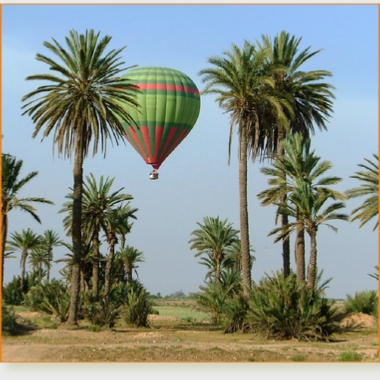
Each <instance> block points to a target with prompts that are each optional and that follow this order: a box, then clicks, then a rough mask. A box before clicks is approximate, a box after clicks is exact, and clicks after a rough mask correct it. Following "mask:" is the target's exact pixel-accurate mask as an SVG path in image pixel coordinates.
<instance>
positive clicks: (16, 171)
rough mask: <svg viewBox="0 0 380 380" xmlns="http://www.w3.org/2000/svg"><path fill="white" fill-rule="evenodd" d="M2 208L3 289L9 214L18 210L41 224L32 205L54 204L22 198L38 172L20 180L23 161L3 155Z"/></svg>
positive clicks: (36, 199)
mask: <svg viewBox="0 0 380 380" xmlns="http://www.w3.org/2000/svg"><path fill="white" fill-rule="evenodd" d="M1 156H2V196H1V201H2V206H1V212H2V214H1V216H2V245H1V257H2V265H1V271H2V276H1V288H2V287H3V282H4V258H5V244H6V241H7V237H8V223H9V221H8V214H9V212H10V211H11V210H13V209H18V210H21V211H25V212H27V213H28V214H29V215H31V216H32V218H33V219H34V220H36V221H37V222H38V223H41V219H40V217H39V216H38V215H37V214H36V211H37V210H36V209H35V207H33V206H32V205H31V203H33V202H36V203H42V204H54V203H53V202H52V201H49V200H47V199H45V198H40V197H27V198H20V197H19V196H18V195H19V192H20V191H21V190H22V189H23V188H24V186H25V185H26V184H27V183H29V181H31V180H32V179H33V178H35V177H36V176H37V174H38V172H37V171H34V172H31V173H29V174H27V175H26V176H25V177H24V178H20V173H21V169H22V165H23V161H22V160H17V159H16V157H14V156H11V155H10V154H5V153H3V154H2V155H1Z"/></svg>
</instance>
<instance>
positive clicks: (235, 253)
mask: <svg viewBox="0 0 380 380" xmlns="http://www.w3.org/2000/svg"><path fill="white" fill-rule="evenodd" d="M110 40H111V37H109V36H105V37H103V38H101V37H100V34H99V33H98V34H95V33H94V31H92V30H90V31H86V32H85V34H83V35H79V34H78V33H77V32H76V31H74V30H72V31H70V33H69V36H68V37H66V39H65V42H66V45H67V47H66V48H65V47H63V46H61V44H60V43H58V42H57V41H56V40H55V39H53V42H52V43H50V42H45V43H44V46H45V47H46V48H47V49H48V50H49V52H50V53H52V54H53V55H54V56H55V58H56V59H59V63H57V61H55V60H53V59H52V58H49V57H48V56H45V55H42V54H37V56H36V59H37V60H39V61H41V62H43V63H45V64H47V65H48V67H49V69H50V70H51V71H52V72H53V73H56V74H57V75H53V74H38V75H33V76H30V77H27V78H26V79H27V80H32V81H43V82H45V83H47V84H46V85H42V86H39V87H37V88H36V90H34V91H32V92H31V93H28V94H26V95H25V96H24V97H23V99H22V101H23V102H24V104H23V106H22V108H23V114H24V115H28V116H30V117H31V120H32V121H33V123H34V126H35V130H34V132H33V134H32V137H36V136H37V135H39V134H42V137H43V138H45V137H48V136H50V135H51V134H53V145H54V146H55V147H57V150H58V153H59V154H60V155H61V156H63V157H64V158H71V157H74V161H73V162H74V165H73V186H72V188H70V192H69V193H68V195H67V197H66V198H67V201H66V202H64V203H63V206H62V209H61V211H60V212H61V213H64V214H65V216H64V219H63V224H64V228H65V231H66V233H67V236H69V237H70V238H71V243H67V242H64V241H62V240H61V239H60V237H59V236H58V235H56V233H54V231H51V230H50V231H49V230H47V231H46V232H45V235H44V236H36V235H35V234H34V233H33V231H32V230H30V229H28V230H27V231H22V232H21V233H13V234H11V235H10V236H9V237H8V236H7V233H8V232H7V226H8V222H7V220H8V214H9V212H10V211H11V210H12V209H13V208H19V209H20V210H23V211H26V212H28V213H29V214H30V215H31V216H32V217H33V218H34V219H35V220H37V221H38V222H41V221H40V219H39V218H38V216H37V213H36V209H35V207H34V206H33V204H34V203H36V202H37V203H38V202H39V203H51V202H50V201H49V200H47V199H45V198H25V199H19V198H18V192H19V190H20V189H21V188H22V187H23V186H24V185H26V184H27V183H28V182H29V181H30V180H31V179H32V178H34V177H35V176H36V175H37V172H33V173H30V174H29V175H28V176H27V177H25V178H24V179H20V178H19V176H20V169H21V167H22V160H17V159H16V158H15V157H12V156H10V155H8V154H3V155H2V158H3V162H2V168H3V169H2V170H3V172H2V173H3V176H2V181H3V191H2V205H3V208H2V210H3V214H2V215H3V219H2V220H3V224H2V226H3V235H2V238H3V245H2V260H3V263H4V258H6V257H12V255H13V254H14V253H15V252H16V251H19V252H21V256H22V260H21V263H22V273H21V277H20V281H21V287H22V288H23V289H24V292H25V282H26V281H27V278H26V273H25V263H26V259H27V257H28V254H30V255H29V256H30V257H29V263H30V265H31V267H32V268H33V273H34V275H35V278H34V279H33V281H35V283H39V284H40V285H39V286H40V288H39V287H38V286H32V287H31V288H30V290H29V291H28V292H27V294H26V295H25V299H27V300H28V302H30V303H33V302H34V303H35V304H41V305H45V308H48V309H49V308H50V310H54V311H55V312H57V309H59V308H62V305H55V304H54V302H52V301H51V302H49V300H46V299H42V300H41V299H40V298H41V297H42V296H41V297H40V298H39V297H38V295H41V294H49V292H51V288H52V287H53V286H54V287H58V288H59V289H60V291H64V290H62V287H63V288H64V289H66V293H65V294H66V298H65V299H66V304H65V306H66V311H67V312H66V316H65V317H63V318H62V321H63V322H65V325H66V326H68V327H70V326H76V325H78V320H79V319H81V318H83V317H84V316H85V317H87V318H90V319H91V320H92V321H94V323H103V325H104V324H106V325H111V324H112V323H113V322H114V319H115V318H116V316H117V315H118V310H121V309H120V308H121V306H124V307H125V308H126V310H129V314H131V310H130V307H129V309H128V300H131V299H132V298H134V300H135V301H136V300H137V301H139V302H140V303H141V305H143V307H141V308H140V310H141V311H140V316H139V318H140V319H141V321H140V324H141V325H146V324H147V319H146V318H147V315H148V313H149V312H152V308H151V304H150V303H149V301H148V297H147V296H148V294H147V292H146V290H145V288H144V286H143V285H142V284H141V283H139V281H135V280H133V279H132V270H133V269H134V268H136V263H137V262H141V261H143V253H142V252H140V251H138V249H136V248H134V247H130V246H128V245H126V236H127V234H128V233H130V232H131V229H132V226H133V222H132V220H135V219H136V212H137V211H138V210H137V208H133V207H132V205H131V200H133V197H132V195H130V194H127V193H124V192H123V189H119V190H117V191H115V190H111V188H112V184H113V180H114V179H110V178H108V177H107V178H104V177H103V176H101V177H100V178H99V183H98V182H97V179H96V176H95V175H94V174H91V175H90V176H86V177H85V178H83V177H84V176H83V166H84V159H85V158H87V156H88V155H89V153H90V148H91V144H92V154H93V155H95V154H96V153H97V151H98V149H99V147H100V149H101V151H102V152H103V153H104V156H106V146H107V141H108V140H109V141H112V142H116V143H118V142H119V141H122V140H123V139H124V133H123V126H122V123H123V121H126V122H129V121H133V120H131V117H130V116H129V114H128V113H127V112H126V111H125V108H124V105H126V104H129V105H132V106H133V107H136V108H138V107H139V104H138V103H137V102H136V100H135V99H136V98H135V95H136V94H137V92H138V91H139V89H138V88H137V87H136V86H133V85H132V84H131V83H130V82H129V80H128V75H127V70H128V68H125V67H123V64H124V62H121V52H122V51H123V49H124V48H121V49H118V50H111V51H109V52H106V48H107V45H108V43H109V42H110ZM300 43H301V38H296V37H295V36H291V35H289V34H288V33H287V32H285V31H283V32H281V33H279V34H278V35H276V36H275V38H273V40H272V39H271V38H270V37H269V36H262V39H261V40H260V41H255V42H254V43H251V42H249V41H244V44H243V46H242V47H239V46H237V45H235V44H233V45H232V46H231V48H230V50H226V51H225V52H223V53H222V55H221V56H212V57H210V58H209V59H208V63H209V64H210V67H208V68H205V69H203V70H201V71H200V72H199V75H200V76H201V78H202V81H203V83H205V88H204V89H203V92H202V95H203V96H205V95H207V94H214V95H216V98H215V101H216V103H217V104H218V105H219V107H220V108H221V109H222V111H223V112H226V113H227V114H228V115H229V117H230V132H229V133H230V135H229V160H230V153H231V147H232V139H233V137H234V135H235V134H236V135H237V139H238V159H239V199H240V226H239V229H235V228H234V227H233V225H232V224H231V223H229V222H228V220H221V219H220V218H219V216H218V217H216V218H215V217H209V216H207V217H205V218H204V219H203V223H201V222H199V223H198V227H199V228H197V229H195V230H194V231H193V232H192V233H191V237H190V240H189V244H190V249H192V250H196V254H195V256H201V264H203V265H206V266H207V267H208V268H209V271H208V273H207V276H206V279H205V285H204V286H201V287H200V292H199V293H198V294H197V305H198V307H199V308H201V309H203V310H206V311H208V312H210V313H211V314H212V317H213V320H214V321H215V322H219V321H221V320H224V321H225V322H226V325H227V328H226V331H231V332H232V331H236V330H238V329H244V330H246V329H262V328H263V326H264V327H265V328H266V327H267V328H270V326H273V325H274V324H273V320H270V318H275V317H274V315H275V314H276V313H275V311H271V309H270V305H271V304H272V303H273V302H272V301H273V299H272V298H273V297H279V294H280V293H281V292H285V293H286V297H288V298H289V297H290V298H289V299H290V301H291V302H290V303H288V304H290V309H289V313H290V312H292V311H293V315H294V310H298V311H299V313H301V311H300V310H304V308H305V305H302V304H301V303H302V302H307V305H308V307H309V309H310V308H314V309H315V310H316V312H315V313H314V314H315V315H316V316H317V317H316V318H317V319H316V322H315V326H314V327H313V329H312V331H314V334H315V335H316V336H315V337H317V338H321V337H326V336H328V335H329V333H330V332H331V326H332V321H330V320H327V321H325V322H324V323H325V325H324V326H317V325H318V323H320V322H317V320H318V317H320V316H321V315H320V314H321V313H322V314H323V313H325V314H326V315H327V314H329V316H330V317H331V318H330V319H332V317H333V314H334V312H333V308H332V306H333V305H332V304H330V303H329V301H327V300H326V299H325V298H324V295H323V294H324V293H323V290H324V286H325V284H322V285H321V284H319V280H320V272H318V266H317V252H318V251H317V233H318V229H319V227H321V226H323V225H326V226H327V227H330V228H331V229H332V230H333V231H337V227H336V226H335V225H334V222H338V221H349V220H350V215H348V214H346V213H344V212H343V209H344V208H345V206H346V205H345V201H346V199H350V198H353V197H366V196H368V198H367V199H365V201H364V202H363V204H362V205H361V206H359V207H357V208H356V209H354V210H353V211H352V213H351V216H352V219H351V220H352V221H354V220H359V221H360V222H361V224H360V227H361V226H362V225H364V224H365V223H367V222H368V221H370V220H372V219H373V218H375V217H376V216H377V189H378V184H377V174H378V169H377V168H378V163H377V161H378V157H377V155H374V158H375V160H376V161H371V160H369V159H368V158H366V159H365V160H366V162H367V164H368V165H364V164H362V165H360V166H361V167H363V168H364V169H365V171H359V172H357V173H355V174H354V175H353V178H356V179H357V180H358V181H359V187H358V188H355V189H350V190H348V191H347V192H346V193H341V192H339V191H337V190H335V189H334V187H333V186H334V185H336V184H337V183H339V182H340V181H342V179H341V178H339V177H336V176H332V175H330V174H329V173H328V172H329V171H330V169H332V163H331V162H329V161H325V160H322V159H321V157H319V156H318V155H317V154H316V152H315V151H314V150H312V148H311V137H312V136H313V135H314V133H315V131H316V129H319V130H327V123H328V121H329V118H330V117H331V116H332V113H333V99H334V95H333V90H334V88H333V86H332V85H330V84H329V83H327V82H326V80H327V79H328V78H329V77H331V76H332V74H331V73H330V72H328V71H326V70H315V71H302V65H303V64H304V63H305V62H306V61H308V60H310V59H311V58H312V57H313V56H315V55H316V54H318V53H319V50H317V51H311V50H310V48H307V49H305V50H303V51H299V45H300ZM125 72H126V74H125ZM123 74H125V75H123ZM263 160H267V161H268V162H269V164H270V166H268V167H265V168H263V169H262V170H261V171H262V173H263V175H266V176H268V185H269V187H268V189H266V190H264V191H262V192H261V193H260V194H258V199H259V200H260V201H261V205H262V206H268V205H274V206H275V209H276V213H275V215H274V216H273V217H274V219H275V220H276V223H277V221H278V220H279V221H280V225H279V226H278V227H276V228H275V229H274V230H273V231H270V232H269V234H270V235H274V236H275V241H276V242H280V243H281V245H282V257H283V259H282V260H283V263H282V270H281V271H278V272H277V274H274V275H273V277H270V276H268V275H267V276H266V277H264V279H263V280H262V281H261V282H260V283H259V284H255V283H253V282H252V278H251V272H252V268H253V264H254V261H255V258H254V255H253V253H254V246H252V244H251V239H250V235H249V215H248V193H249V192H248V188H247V178H248V166H249V165H248V163H249V162H250V161H252V162H255V161H263ZM376 228H377V224H376V226H375V229H376ZM293 233H294V235H295V239H294V243H293V247H292V244H291V243H292V242H291V237H292V236H293ZM306 234H307V235H308V236H309V238H310V239H309V240H310V247H309V249H307V247H306V240H305V235H306ZM254 238H255V239H256V238H257V237H256V236H255V237H254ZM102 239H104V242H105V243H106V246H107V254H102V253H101V249H100V248H101V246H102ZM57 245H64V246H65V247H66V248H67V250H68V253H67V255H66V258H65V259H62V260H61V261H64V262H65V263H66V266H65V268H64V269H63V270H62V273H61V274H62V277H63V279H65V280H66V282H65V285H64V286H63V285H62V282H61V281H57V280H54V281H49V275H48V273H49V270H50V267H51V263H52V260H53V255H52V249H53V247H54V246H57ZM292 249H294V254H295V258H296V272H295V273H293V272H292V270H291V265H290V261H291V260H290V257H291V251H292ZM306 252H309V262H308V265H307V268H306V262H305V261H306V257H307V255H306ZM43 267H44V268H45V269H44V268H43ZM3 268H4V265H3ZM306 269H307V270H306ZM43 278H44V279H45V281H44V282H42V279H43ZM33 281H32V282H33ZM42 288H43V291H42V290H41V289H42ZM6 294H7V291H6V287H5V288H3V298H4V296H5V295H6ZM301 294H303V295H304V296H301ZM46 297H47V296H46ZM46 297H45V298H46ZM42 298H44V297H42ZM132 303H133V302H130V304H132ZM53 304H54V305H53ZM277 307H278V308H281V307H282V315H283V319H284V320H286V319H289V315H288V314H287V312H286V310H285V309H286V308H285V307H284V306H283V305H282V304H281V303H280V304H278V305H277ZM326 310H327V311H326ZM61 314H62V313H61ZM127 314H128V312H127ZM296 315H297V313H296ZM100 316H102V318H103V319H102V318H101V317H100ZM276 318H277V319H278V317H276ZM325 319H326V318H325ZM330 322H331V323H330ZM310 323H312V322H310ZM305 329H306V327H305V326H301V327H300V330H299V331H298V332H296V333H295V332H292V333H289V331H287V332H284V330H286V329H285V327H284V326H282V329H280V330H281V331H280V332H278V331H272V332H271V333H272V335H275V336H282V337H287V336H291V335H292V336H296V337H300V336H302V334H303V333H304V332H303V330H305ZM309 330H310V329H309ZM316 331H322V332H321V333H320V334H319V335H318V334H317V333H316ZM289 334H290V335H289ZM317 335H318V336H317Z"/></svg>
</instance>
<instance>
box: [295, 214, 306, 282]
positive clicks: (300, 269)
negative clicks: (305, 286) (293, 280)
mask: <svg viewBox="0 0 380 380" xmlns="http://www.w3.org/2000/svg"><path fill="white" fill-rule="evenodd" d="M295 256H296V265H297V282H298V283H301V282H303V281H305V229H304V225H303V220H297V228H296V252H295Z"/></svg>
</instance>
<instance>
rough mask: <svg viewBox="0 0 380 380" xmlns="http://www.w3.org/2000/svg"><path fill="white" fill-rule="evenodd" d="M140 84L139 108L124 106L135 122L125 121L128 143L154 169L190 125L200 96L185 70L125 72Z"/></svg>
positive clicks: (134, 81) (176, 144) (190, 127)
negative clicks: (134, 123) (133, 123)
mask: <svg viewBox="0 0 380 380" xmlns="http://www.w3.org/2000/svg"><path fill="white" fill-rule="evenodd" d="M125 77H127V78H128V79H129V80H130V81H131V82H132V83H133V84H135V85H137V86H139V87H140V90H141V93H140V94H138V95H137V101H138V103H139V104H140V108H139V109H138V110H136V109H134V108H132V107H127V110H128V112H129V114H130V115H131V117H132V118H133V120H134V121H135V122H136V125H132V124H127V123H124V124H123V126H124V129H125V134H126V137H127V140H128V141H129V143H130V144H131V145H132V146H133V147H134V148H135V149H136V151H137V152H138V153H139V154H140V155H141V157H142V158H143V159H144V161H145V162H146V163H147V164H150V165H152V166H153V168H154V169H155V170H157V169H158V168H159V167H160V165H161V164H162V163H163V162H164V160H165V159H166V158H167V157H168V156H169V154H170V153H172V152H173V150H174V149H175V148H176V147H177V146H178V145H179V144H180V143H181V142H182V141H183V139H184V138H185V137H186V136H187V135H188V134H189V132H190V131H191V129H192V128H193V126H194V124H195V122H196V121H197V119H198V116H199V112H200V95H199V91H198V89H197V87H196V85H195V84H194V82H193V81H192V80H191V79H190V78H189V77H188V76H187V75H185V74H184V73H182V72H181V71H178V70H174V69H170V68H166V67H143V68H137V69H133V70H130V71H129V72H128V74H126V75H125Z"/></svg>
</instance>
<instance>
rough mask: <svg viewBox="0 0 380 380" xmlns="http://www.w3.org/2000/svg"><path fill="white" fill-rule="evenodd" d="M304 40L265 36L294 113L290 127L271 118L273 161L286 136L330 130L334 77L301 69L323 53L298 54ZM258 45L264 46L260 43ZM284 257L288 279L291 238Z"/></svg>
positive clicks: (264, 42) (281, 152)
mask: <svg viewBox="0 0 380 380" xmlns="http://www.w3.org/2000/svg"><path fill="white" fill-rule="evenodd" d="M301 41H302V38H296V37H295V36H291V35H290V34H289V33H287V32H286V31H282V32H281V33H280V34H278V35H276V37H275V38H274V39H273V42H272V41H271V39H270V38H269V37H268V36H262V45H263V47H265V48H266V49H267V51H268V52H269V53H268V59H269V61H270V63H271V64H273V65H276V66H277V70H276V72H275V74H274V80H275V85H276V88H277V90H278V91H281V92H282V93H285V94H286V95H287V97H288V99H290V102H291V105H292V109H293V113H292V114H289V115H288V119H289V122H288V124H283V123H282V124H277V122H276V118H275V117H272V120H273V137H272V139H271V142H272V143H273V146H271V147H269V148H268V150H269V151H271V152H272V157H273V158H276V157H280V156H283V155H284V149H283V147H282V141H283V140H284V138H285V137H286V134H287V133H300V134H302V136H303V137H304V138H309V137H310V136H311V135H312V134H314V133H315V126H317V127H318V129H320V130H326V129H327V125H326V123H327V121H328V118H329V117H330V116H331V114H332V112H333V103H332V100H333V99H334V95H333V93H332V89H334V87H333V86H332V85H330V84H328V83H326V82H324V81H325V78H326V77H331V76H332V74H331V72H329V71H326V70H313V71H303V70H302V69H301V66H303V65H304V64H305V63H307V62H308V61H309V60H310V59H311V58H312V57H314V56H315V55H316V54H318V53H319V52H320V51H321V50H316V51H310V47H308V48H306V49H304V50H302V51H301V52H299V51H298V49H299V45H300V43H301ZM258 45H259V46H261V44H260V43H259V42H258ZM285 112H286V110H285ZM284 197H286V195H284ZM283 201H285V198H284V199H283ZM280 217H281V224H282V225H286V224H287V223H288V217H287V215H285V214H283V215H281V216H280ZM276 219H277V217H276ZM282 255H283V270H284V276H285V277H287V276H288V275H289V273H290V241H289V238H284V240H283V241H282Z"/></svg>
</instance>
